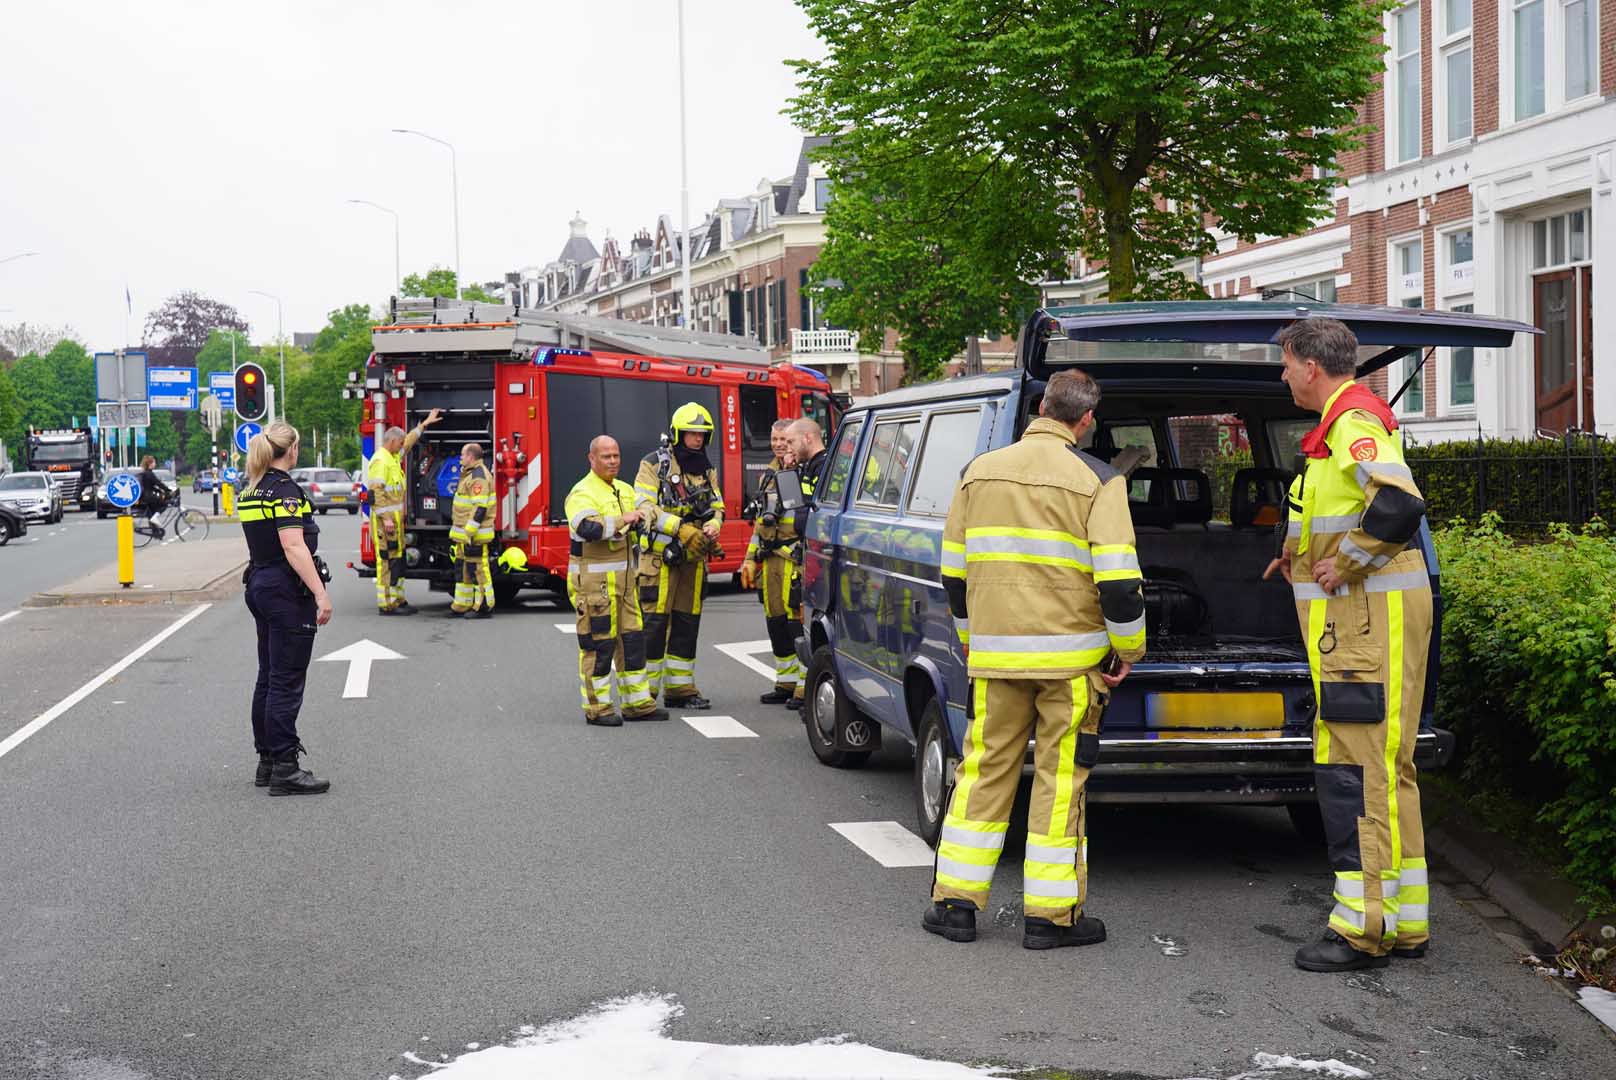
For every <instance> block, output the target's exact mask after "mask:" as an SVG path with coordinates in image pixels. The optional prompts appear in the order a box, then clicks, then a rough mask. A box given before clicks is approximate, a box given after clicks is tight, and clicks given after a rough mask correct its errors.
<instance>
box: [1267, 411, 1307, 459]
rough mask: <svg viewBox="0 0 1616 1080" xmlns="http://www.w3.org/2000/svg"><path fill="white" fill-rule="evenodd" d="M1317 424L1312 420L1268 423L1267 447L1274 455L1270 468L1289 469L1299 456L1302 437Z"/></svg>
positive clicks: (1271, 421)
mask: <svg viewBox="0 0 1616 1080" xmlns="http://www.w3.org/2000/svg"><path fill="white" fill-rule="evenodd" d="M1317 424H1318V421H1317V420H1313V419H1307V420H1270V421H1268V446H1269V449H1270V450H1271V451H1272V452H1273V455H1274V460H1273V461H1272V462H1271V463H1270V464H1271V465H1272V467H1274V468H1276V469H1289V468H1291V466H1293V465H1294V464H1295V463H1296V459H1297V458H1298V457H1299V456H1301V453H1302V437H1303V436H1305V435H1306V434H1307V433H1308V432H1310V431H1312V430H1313V428H1314V427H1315V426H1317Z"/></svg>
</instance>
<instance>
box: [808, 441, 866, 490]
mask: <svg viewBox="0 0 1616 1080" xmlns="http://www.w3.org/2000/svg"><path fill="white" fill-rule="evenodd" d="M863 430H864V421H863V420H853V421H850V422H849V423H846V424H843V425H842V429H841V430H840V431H838V432H837V433H836V448H835V449H834V450H833V451H831V459H830V468H829V470H828V471H827V472H826V474H825V490H824V491H822V492H821V491H816V492H814V501H815V502H816V503H820V504H823V505H831V506H835V505H839V504H840V503H841V501H842V493H843V492H844V491H846V490H847V475H848V473H850V472H852V471H853V451H855V450H857V449H858V441H859V433H860V432H861V431H863Z"/></svg>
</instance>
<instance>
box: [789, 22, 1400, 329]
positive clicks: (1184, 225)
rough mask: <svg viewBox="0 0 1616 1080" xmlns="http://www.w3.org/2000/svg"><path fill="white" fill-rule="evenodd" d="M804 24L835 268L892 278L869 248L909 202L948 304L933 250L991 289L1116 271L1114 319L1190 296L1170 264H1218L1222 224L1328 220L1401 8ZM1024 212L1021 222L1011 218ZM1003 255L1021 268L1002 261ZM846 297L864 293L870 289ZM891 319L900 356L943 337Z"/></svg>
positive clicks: (1248, 231)
mask: <svg viewBox="0 0 1616 1080" xmlns="http://www.w3.org/2000/svg"><path fill="white" fill-rule="evenodd" d="M798 3H799V4H800V5H801V6H802V8H803V10H804V11H805V12H806V14H807V16H808V18H809V20H810V22H811V24H812V26H813V28H814V30H815V31H816V32H817V33H818V35H819V37H820V39H821V40H822V41H823V42H824V44H825V49H826V55H825V57H824V59H822V60H800V61H794V62H793V66H794V67H795V68H796V69H797V71H798V73H799V80H800V91H801V92H800V94H799V95H798V96H797V97H795V98H794V99H792V102H791V106H790V110H789V111H790V113H791V115H792V117H793V118H794V119H795V120H796V122H797V123H798V124H799V125H800V126H802V127H803V128H804V129H805V130H807V131H809V132H811V133H813V134H817V135H822V136H827V137H829V139H830V141H829V142H828V144H827V145H826V146H824V147H822V148H821V149H820V150H819V151H818V155H819V157H820V159H821V160H823V161H824V162H825V163H826V165H827V167H828V169H829V171H830V172H831V174H832V176H833V177H834V179H835V182H836V190H837V197H836V198H835V199H834V200H833V201H832V202H831V204H830V207H829V209H828V211H827V213H826V226H827V232H828V236H827V241H826V254H827V256H830V257H833V258H835V257H837V254H838V249H840V251H842V252H845V253H846V254H845V256H843V257H842V258H841V260H840V261H841V263H842V265H844V266H847V267H856V266H857V265H858V264H859V262H860V258H859V256H861V255H862V256H875V257H879V256H880V255H881V252H880V250H879V249H880V247H881V245H882V244H884V243H886V242H887V241H888V240H889V239H890V237H889V230H881V229H871V228H869V227H868V224H867V217H868V214H869V212H870V205H871V204H877V205H881V204H891V203H894V202H897V201H904V200H907V199H908V198H909V197H910V196H911V195H914V196H915V197H916V198H917V199H918V201H920V202H921V203H922V204H923V205H924V207H925V209H924V212H922V213H915V212H912V211H900V210H898V209H896V208H894V209H893V211H892V212H893V215H894V217H895V218H897V219H898V220H900V221H904V222H906V224H907V225H908V226H909V227H911V228H913V229H917V230H921V231H920V232H919V233H918V234H917V235H915V237H914V242H912V243H910V244H908V245H906V247H907V249H908V251H909V252H910V254H909V257H908V260H907V261H908V263H909V266H908V272H909V273H910V274H911V275H920V274H928V275H929V276H930V278H931V288H932V289H934V290H936V291H939V292H940V291H942V290H944V289H945V288H946V287H947V281H948V278H949V277H950V276H951V275H956V274H959V273H961V271H960V270H958V269H956V268H954V267H953V266H952V265H951V264H950V262H947V261H944V260H942V259H940V258H939V257H938V254H937V253H938V251H941V252H944V253H945V254H946V253H949V252H953V253H954V258H958V259H975V260H978V265H979V266H980V268H981V269H980V271H979V272H980V273H982V274H992V273H1000V272H1002V270H1003V267H1004V266H1005V265H1006V263H1009V264H1012V265H1014V266H1016V267H1018V268H1022V269H1023V270H1025V269H1026V268H1029V267H1030V268H1037V267H1044V266H1054V265H1058V264H1059V263H1060V262H1061V261H1062V260H1063V259H1064V258H1065V256H1066V254H1067V253H1068V252H1072V251H1080V252H1082V253H1084V254H1085V255H1086V256H1088V257H1089V258H1090V259H1091V260H1096V261H1100V262H1103V263H1104V265H1105V268H1106V272H1107V277H1108V288H1109V291H1110V297H1111V299H1113V300H1127V299H1135V298H1146V297H1158V296H1174V295H1186V294H1193V293H1195V292H1196V291H1197V286H1196V285H1195V284H1194V282H1193V281H1190V280H1188V279H1187V278H1186V277H1185V276H1184V275H1183V274H1181V273H1179V272H1178V271H1177V270H1176V269H1175V264H1177V263H1179V262H1180V261H1181V260H1184V259H1187V258H1192V257H1195V256H1204V255H1208V254H1210V253H1212V252H1213V251H1214V250H1215V241H1214V239H1213V237H1212V234H1211V232H1210V228H1209V226H1211V225H1213V224H1220V225H1221V226H1222V227H1223V228H1224V229H1226V230H1228V231H1229V232H1232V233H1234V234H1235V235H1237V236H1239V237H1240V238H1242V239H1246V240H1254V239H1255V238H1256V237H1257V236H1259V235H1263V234H1267V235H1286V234H1289V233H1294V232H1299V231H1302V230H1305V229H1307V228H1309V227H1310V226H1312V225H1313V224H1314V223H1315V222H1316V221H1317V220H1318V219H1319V218H1320V217H1321V216H1323V214H1324V213H1325V212H1326V210H1327V208H1328V206H1329V200H1330V196H1331V193H1332V191H1333V189H1334V186H1335V180H1334V179H1332V178H1331V177H1330V175H1329V174H1330V172H1331V171H1332V170H1333V167H1334V163H1335V161H1336V158H1337V157H1338V155H1339V154H1340V153H1341V152H1342V151H1344V150H1346V149H1348V148H1349V147H1351V146H1354V145H1356V142H1357V140H1358V138H1359V137H1360V136H1361V134H1362V129H1361V128H1360V127H1359V125H1358V106H1359V103H1360V102H1361V101H1362V100H1363V99H1364V98H1365V97H1367V96H1368V94H1369V93H1370V91H1371V89H1372V87H1373V85H1374V80H1375V78H1376V76H1377V75H1378V73H1379V71H1380V66H1381V53H1382V47H1381V44H1380V41H1379V34H1380V14H1381V12H1382V11H1384V10H1385V8H1386V6H1387V2H1386V0H1367V2H1366V0H1302V2H1300V3H1298V2H1296V0H1247V2H1241V3H1234V2H1232V0H1195V2H1193V3H1192V2H1190V0H1114V2H1111V3H1094V2H1093V0H798ZM916 193H918V194H916ZM1010 193H1016V194H1017V196H1018V197H1019V198H1020V199H1021V200H1023V201H1022V202H1021V203H1019V204H1017V206H1016V210H1017V212H1016V213H1015V214H1013V215H1010V216H1005V208H1006V202H1007V199H1009V198H1010ZM850 196H851V197H850ZM984 217H985V218H987V219H988V220H987V222H985V223H984V222H983V221H982V220H981V219H983V218H984ZM1001 221H1002V222H1005V223H1006V224H1007V226H1008V227H1007V228H1006V229H1005V230H1004V232H1003V235H1002V236H1001V235H998V234H996V233H995V231H994V228H993V226H994V225H995V224H996V223H998V222H1001ZM984 234H988V235H992V236H993V237H994V240H993V242H992V243H988V244H984V242H983V239H982V237H983V235H984ZM1006 246H1008V247H1011V248H1013V249H1014V250H1012V251H1004V250H993V249H994V248H995V247H999V248H1003V247H1006ZM928 268H929V269H928ZM839 276H841V277H842V280H843V282H844V285H845V288H846V289H848V290H850V291H854V292H856V291H858V290H859V289H861V288H863V287H864V285H863V282H862V281H861V279H860V278H859V277H858V276H848V275H839ZM969 292H970V295H972V296H974V297H977V298H981V297H983V296H989V295H991V293H992V289H991V288H988V287H986V286H985V285H982V284H977V285H975V286H973V287H972V288H971V289H970V290H969ZM1004 292H1005V301H1006V303H1005V305H1004V306H1003V307H1002V309H1001V310H1000V312H999V313H998V314H999V316H1000V317H999V318H996V319H993V320H982V319H979V318H977V317H976V315H977V312H975V311H974V310H973V307H974V305H970V304H965V305H961V306H960V309H959V311H958V316H959V317H958V319H957V321H955V322H954V323H952V324H951V325H949V326H947V327H946V330H947V331H948V334H947V336H949V337H952V338H953V339H954V340H955V341H956V342H960V341H963V339H964V338H965V337H966V336H967V335H969V334H973V333H977V332H980V331H982V330H987V329H992V328H994V326H995V325H997V326H1003V325H1004V324H1005V322H1006V320H1007V318H1008V317H1009V316H1011V315H1012V314H1014V310H1013V309H1014V306H1015V305H1016V304H1017V303H1019V302H1020V294H1019V293H1018V292H1017V291H1016V290H1013V289H1010V288H1005V289H1004ZM887 306H888V307H889V308H890V309H891V310H890V312H889V316H890V319H891V322H890V324H889V325H892V326H893V327H894V328H895V329H897V330H899V331H900V333H902V334H903V335H904V336H905V337H908V336H909V335H911V334H915V333H920V332H938V333H940V332H942V330H943V329H945V327H942V326H926V325H921V324H920V323H917V322H915V321H914V317H913V316H912V315H908V314H906V313H905V312H903V311H902V310H899V309H898V308H897V307H896V306H895V305H887ZM831 311H832V317H833V318H834V317H835V312H836V308H835V307H834V306H833V307H832V309H831Z"/></svg>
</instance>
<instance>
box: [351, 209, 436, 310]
mask: <svg viewBox="0 0 1616 1080" xmlns="http://www.w3.org/2000/svg"><path fill="white" fill-rule="evenodd" d="M348 201H349V202H350V203H353V204H354V205H355V206H369V207H371V208H372V209H376V210H380V211H381V212H382V213H384V214H392V215H393V295H394V296H397V295H398V294H399V290H400V289H401V288H402V284H401V283H402V282H403V280H404V279H403V278H402V277H400V276H399V264H398V211H397V210H389V209H388V208H387V207H385V206H383V205H382V204H381V203H374V202H371V201H370V200H369V199H349V200H348ZM459 283H460V268H459V267H456V268H455V284H456V285H458V284H459Z"/></svg>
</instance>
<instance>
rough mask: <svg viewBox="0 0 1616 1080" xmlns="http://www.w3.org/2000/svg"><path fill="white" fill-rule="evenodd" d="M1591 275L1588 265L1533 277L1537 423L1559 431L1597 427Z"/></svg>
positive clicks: (1556, 431) (1548, 429) (1549, 429)
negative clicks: (1590, 300)
mask: <svg viewBox="0 0 1616 1080" xmlns="http://www.w3.org/2000/svg"><path fill="white" fill-rule="evenodd" d="M1592 275H1593V270H1592V268H1591V267H1586V266H1584V267H1574V268H1572V269H1569V270H1555V271H1552V272H1550V273H1547V274H1537V275H1535V276H1534V277H1533V278H1532V299H1533V304H1532V308H1533V321H1534V322H1535V323H1536V324H1537V326H1538V328H1539V329H1540V330H1542V331H1543V334H1542V336H1540V337H1539V338H1538V339H1537V341H1536V344H1535V346H1534V348H1535V352H1536V357H1535V364H1534V376H1535V383H1534V392H1535V395H1536V399H1537V400H1536V405H1537V426H1538V428H1540V429H1543V430H1546V431H1552V432H1555V433H1557V434H1558V433H1560V432H1564V431H1569V430H1575V429H1579V428H1582V429H1589V428H1592V426H1593V371H1592V368H1593V364H1592V351H1593V312H1592V311H1591V310H1590V308H1589V291H1590V290H1589V286H1590V285H1591V284H1592V281H1593V276H1592ZM1579 384H1580V386H1581V391H1582V392H1581V393H1578V387H1579Z"/></svg>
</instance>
